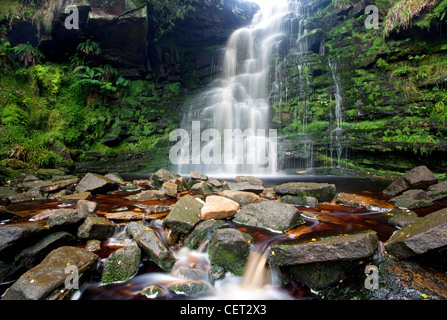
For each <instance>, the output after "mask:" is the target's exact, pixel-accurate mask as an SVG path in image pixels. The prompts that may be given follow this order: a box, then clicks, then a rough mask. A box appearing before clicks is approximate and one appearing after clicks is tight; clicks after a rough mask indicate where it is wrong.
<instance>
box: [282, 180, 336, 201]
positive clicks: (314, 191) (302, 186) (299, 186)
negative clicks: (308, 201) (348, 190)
mask: <svg viewBox="0 0 447 320" xmlns="http://www.w3.org/2000/svg"><path fill="white" fill-rule="evenodd" d="M273 190H274V191H275V192H276V194H278V195H292V196H304V197H314V198H317V200H318V201H320V202H325V201H331V200H332V199H334V198H335V195H336V191H337V190H336V187H335V185H334V184H329V183H315V182H289V183H284V184H281V185H279V186H276V187H274V188H273Z"/></svg>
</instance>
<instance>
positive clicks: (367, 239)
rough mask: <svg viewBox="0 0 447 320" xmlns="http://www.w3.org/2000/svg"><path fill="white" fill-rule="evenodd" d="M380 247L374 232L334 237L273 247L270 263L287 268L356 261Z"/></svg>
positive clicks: (368, 255) (370, 254)
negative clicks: (319, 263) (297, 265)
mask: <svg viewBox="0 0 447 320" xmlns="http://www.w3.org/2000/svg"><path fill="white" fill-rule="evenodd" d="M378 245H379V239H378V237H377V233H376V232H374V231H368V232H362V233H357V234H351V235H348V236H334V237H328V238H324V239H322V240H317V241H314V242H305V243H296V244H277V245H272V246H271V252H270V255H269V263H270V265H272V266H287V265H296V264H306V263H313V262H327V261H342V260H355V259H361V258H366V257H370V256H372V255H373V254H374V251H375V250H376V249H377V247H378Z"/></svg>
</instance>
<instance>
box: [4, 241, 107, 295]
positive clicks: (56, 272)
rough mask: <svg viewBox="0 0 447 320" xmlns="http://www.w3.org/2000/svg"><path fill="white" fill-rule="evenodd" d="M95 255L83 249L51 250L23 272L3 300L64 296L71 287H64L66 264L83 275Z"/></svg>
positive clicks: (89, 267) (90, 267) (66, 275)
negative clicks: (42, 258)
mask: <svg viewBox="0 0 447 320" xmlns="http://www.w3.org/2000/svg"><path fill="white" fill-rule="evenodd" d="M97 260H98V256H97V255H96V254H94V253H91V252H89V251H87V250H85V249H81V248H75V247H60V248H58V249H56V250H53V251H52V252H51V253H50V254H49V255H48V256H47V257H46V258H45V259H44V260H43V261H42V262H41V263H40V264H39V265H37V266H35V267H34V268H32V269H30V270H28V271H27V272H26V273H24V274H23V275H22V276H21V277H20V279H19V280H17V281H16V282H15V283H14V284H13V285H12V286H11V287H10V288H9V289H8V290H7V291H6V293H5V295H4V297H3V300H54V299H63V298H64V297H65V296H66V295H67V294H69V293H70V291H71V290H67V289H66V288H65V282H66V280H67V277H69V275H70V274H69V273H66V270H67V267H68V266H74V267H76V268H78V270H79V276H80V277H84V276H85V275H86V274H87V272H88V271H89V270H91V269H92V268H93V266H94V265H95V263H96V261H97Z"/></svg>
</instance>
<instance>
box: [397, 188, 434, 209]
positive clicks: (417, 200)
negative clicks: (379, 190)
mask: <svg viewBox="0 0 447 320" xmlns="http://www.w3.org/2000/svg"><path fill="white" fill-rule="evenodd" d="M390 202H393V203H394V204H395V205H396V207H398V208H400V209H410V210H412V209H418V208H424V207H430V206H432V205H433V202H432V201H431V200H429V199H428V195H427V192H425V191H424V190H420V189H413V190H408V191H405V192H404V193H403V194H401V195H400V196H397V197H394V198H392V199H390Z"/></svg>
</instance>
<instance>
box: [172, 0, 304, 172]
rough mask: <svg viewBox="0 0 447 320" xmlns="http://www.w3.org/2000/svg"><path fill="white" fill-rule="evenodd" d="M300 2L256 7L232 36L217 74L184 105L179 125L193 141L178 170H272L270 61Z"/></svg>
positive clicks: (273, 140) (273, 132)
mask: <svg viewBox="0 0 447 320" xmlns="http://www.w3.org/2000/svg"><path fill="white" fill-rule="evenodd" d="M299 6H300V3H299V2H288V1H286V0H278V1H275V4H273V5H272V4H270V5H266V6H265V7H263V8H262V9H261V10H260V11H259V12H258V13H257V14H256V15H255V16H254V18H253V21H252V24H251V25H250V26H247V27H244V28H241V29H238V30H236V31H235V32H234V33H233V34H232V35H231V36H230V38H229V40H228V42H227V45H226V48H225V51H224V54H223V59H222V61H221V64H222V67H221V68H220V69H221V70H222V72H221V74H220V76H219V77H217V79H215V80H214V81H213V83H212V84H211V86H210V87H209V88H207V89H206V90H205V91H204V92H201V93H200V94H198V95H197V96H196V97H194V98H192V99H191V101H189V102H188V103H187V105H186V106H185V108H184V109H183V110H185V111H184V115H183V119H182V124H181V126H182V129H184V131H186V132H187V134H188V135H189V138H190V141H191V142H192V145H191V144H189V143H188V142H186V144H183V146H185V145H186V147H187V148H188V150H189V153H188V152H186V153H187V154H186V155H185V154H183V155H182V159H183V161H181V163H177V164H178V169H177V171H178V172H179V173H184V174H188V173H189V172H191V171H196V172H203V173H206V174H237V173H250V174H274V173H275V172H276V170H277V149H276V143H277V136H276V130H270V129H269V124H270V116H271V115H270V113H271V110H270V103H269V98H270V90H271V88H270V86H271V84H270V83H271V76H272V73H273V72H274V71H275V69H273V68H275V65H272V61H276V62H275V63H276V64H278V61H277V60H278V56H279V52H280V50H281V48H282V46H286V47H287V44H286V43H284V42H285V41H284V40H285V36H286V34H287V33H288V32H290V31H289V30H288V29H290V28H289V27H288V25H287V23H286V22H287V20H286V19H292V18H293V16H294V15H295V14H296V13H297V12H299V10H298V9H297V8H299ZM273 77H274V75H273ZM273 80H274V79H273ZM272 82H273V81H272ZM272 87H273V85H272ZM179 136H180V135H179ZM179 136H178V137H179ZM183 151H184V150H183Z"/></svg>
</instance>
